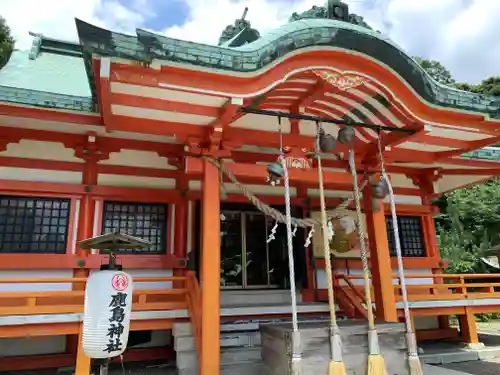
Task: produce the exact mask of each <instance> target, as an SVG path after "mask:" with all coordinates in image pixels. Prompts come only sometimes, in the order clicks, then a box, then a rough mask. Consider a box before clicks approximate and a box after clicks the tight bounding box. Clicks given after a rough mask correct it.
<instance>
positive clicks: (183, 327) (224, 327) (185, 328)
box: [172, 316, 343, 337]
mask: <svg viewBox="0 0 500 375" xmlns="http://www.w3.org/2000/svg"><path fill="white" fill-rule="evenodd" d="M339 320H343V319H342V318H339ZM288 321H291V318H289V319H283V318H277V319H268V318H266V319H264V318H257V319H251V318H249V319H242V320H231V321H230V320H226V321H222V322H221V324H220V331H221V332H244V331H258V330H259V326H260V325H261V324H272V323H279V322H288ZM313 321H318V322H322V321H329V317H328V316H320V317H312V316H299V322H313ZM172 334H173V336H174V337H186V336H192V335H193V330H192V328H191V323H174V326H173V330H172Z"/></svg>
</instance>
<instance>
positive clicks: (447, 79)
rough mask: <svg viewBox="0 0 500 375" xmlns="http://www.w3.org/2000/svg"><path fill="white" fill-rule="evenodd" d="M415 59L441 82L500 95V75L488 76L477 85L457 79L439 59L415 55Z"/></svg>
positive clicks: (473, 90) (476, 91)
mask: <svg viewBox="0 0 500 375" xmlns="http://www.w3.org/2000/svg"><path fill="white" fill-rule="evenodd" d="M414 59H415V60H416V61H417V62H418V63H419V64H420V66H421V67H422V68H424V69H425V70H426V71H427V73H429V75H430V76H431V77H432V78H434V79H435V80H436V81H438V82H440V83H443V84H445V85H450V86H454V87H456V88H457V89H460V90H464V91H470V92H475V93H476V94H484V95H492V96H500V76H499V77H490V78H487V79H485V80H483V81H482V82H481V83H479V84H476V85H472V84H469V83H460V82H456V81H455V79H454V78H453V77H452V75H451V73H450V71H449V70H448V69H446V68H445V67H444V66H443V65H442V64H441V63H440V62H439V61H435V60H426V59H422V58H421V57H414Z"/></svg>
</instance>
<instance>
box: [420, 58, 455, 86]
mask: <svg viewBox="0 0 500 375" xmlns="http://www.w3.org/2000/svg"><path fill="white" fill-rule="evenodd" d="M414 59H415V60H416V61H417V62H418V63H419V64H420V66H421V67H422V68H424V69H425V70H426V71H427V73H429V75H430V76H431V77H432V78H434V79H435V80H436V81H438V82H439V83H442V84H444V85H453V84H454V83H455V80H454V79H453V77H452V76H451V73H450V71H449V70H448V69H446V68H445V67H444V66H443V65H442V64H441V63H440V62H439V61H435V60H426V59H422V58H421V57H414Z"/></svg>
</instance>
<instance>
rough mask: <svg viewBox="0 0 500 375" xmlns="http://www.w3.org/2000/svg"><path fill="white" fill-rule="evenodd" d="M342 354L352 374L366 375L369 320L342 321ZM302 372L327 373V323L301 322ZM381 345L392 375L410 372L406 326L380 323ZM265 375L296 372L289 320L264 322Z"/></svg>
mask: <svg viewBox="0 0 500 375" xmlns="http://www.w3.org/2000/svg"><path fill="white" fill-rule="evenodd" d="M339 327H340V332H341V336H342V352H343V353H342V354H343V360H344V364H345V366H346V369H347V374H348V375H366V373H367V361H368V334H367V329H368V327H367V324H366V322H365V321H341V322H339ZM299 329H300V339H301V346H300V347H301V350H302V374H304V375H306V374H307V375H309V374H318V375H320V374H327V369H328V361H329V359H330V345H329V329H328V324H325V323H316V322H314V323H302V324H300V325H299ZM376 329H377V333H378V339H379V345H380V350H381V353H382V355H383V356H384V358H385V364H386V369H387V374H388V375H408V374H409V372H408V368H407V360H406V341H405V328H404V325H403V324H399V323H380V324H377V326H376ZM260 332H261V340H262V371H263V372H262V374H263V375H292V374H291V372H290V359H291V348H292V342H291V337H292V326H291V324H289V323H284V324H273V325H261V327H260Z"/></svg>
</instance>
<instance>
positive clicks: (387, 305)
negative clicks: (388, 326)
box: [363, 185, 398, 322]
mask: <svg viewBox="0 0 500 375" xmlns="http://www.w3.org/2000/svg"><path fill="white" fill-rule="evenodd" d="M363 205H364V212H365V218H366V229H367V233H368V242H369V249H370V262H371V268H372V269H371V271H372V283H373V289H374V294H375V305H376V313H377V318H378V319H380V320H383V321H385V322H397V321H398V314H397V309H396V298H395V295H394V285H393V282H392V265H391V255H390V251H389V242H388V240H387V227H386V223H385V212H384V205H383V202H381V201H380V202H379V207H378V210H374V207H373V203H372V194H371V186H370V185H368V186H367V187H366V188H365V189H364V191H363Z"/></svg>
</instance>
